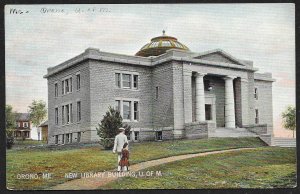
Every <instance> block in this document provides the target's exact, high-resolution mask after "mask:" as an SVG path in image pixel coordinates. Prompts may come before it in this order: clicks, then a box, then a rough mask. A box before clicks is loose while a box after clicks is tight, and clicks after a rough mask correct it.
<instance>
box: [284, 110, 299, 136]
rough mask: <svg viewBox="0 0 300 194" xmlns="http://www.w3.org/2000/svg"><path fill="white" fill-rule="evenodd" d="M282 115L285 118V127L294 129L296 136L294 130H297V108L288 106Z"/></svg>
mask: <svg viewBox="0 0 300 194" xmlns="http://www.w3.org/2000/svg"><path fill="white" fill-rule="evenodd" d="M281 116H282V119H283V127H284V128H286V129H289V130H292V131H293V138H294V132H295V130H296V108H295V107H292V106H288V107H287V108H286V110H285V111H284V112H283V113H282V115H281Z"/></svg>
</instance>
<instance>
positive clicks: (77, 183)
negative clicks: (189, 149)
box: [50, 148, 256, 190]
mask: <svg viewBox="0 0 300 194" xmlns="http://www.w3.org/2000/svg"><path fill="white" fill-rule="evenodd" d="M250 149H256V148H237V149H230V150H221V151H212V152H204V153H197V154H185V155H179V156H171V157H167V158H161V159H157V160H150V161H146V162H141V163H138V164H134V165H131V166H130V172H137V171H140V170H143V169H145V168H149V167H152V166H157V165H161V164H165V163H169V162H174V161H178V160H184V159H188V158H194V157H198V156H207V155H211V154H219V153H227V152H235V151H239V150H250ZM99 174H101V175H100V176H98V177H92V178H80V179H74V180H71V181H68V182H65V183H62V184H59V185H56V186H54V187H51V188H50V189H51V190H91V189H97V188H99V187H100V186H103V185H105V184H107V183H109V182H112V181H114V180H117V179H118V176H117V173H116V171H115V170H111V171H106V172H100V173H99Z"/></svg>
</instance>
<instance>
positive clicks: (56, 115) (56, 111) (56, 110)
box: [55, 108, 58, 125]
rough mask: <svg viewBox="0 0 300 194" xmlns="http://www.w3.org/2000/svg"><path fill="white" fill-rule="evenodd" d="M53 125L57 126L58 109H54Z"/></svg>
mask: <svg viewBox="0 0 300 194" xmlns="http://www.w3.org/2000/svg"><path fill="white" fill-rule="evenodd" d="M55 125H58V108H55Z"/></svg>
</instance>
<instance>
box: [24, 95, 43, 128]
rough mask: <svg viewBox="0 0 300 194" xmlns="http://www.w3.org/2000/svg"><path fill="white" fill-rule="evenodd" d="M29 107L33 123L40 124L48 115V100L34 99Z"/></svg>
mask: <svg viewBox="0 0 300 194" xmlns="http://www.w3.org/2000/svg"><path fill="white" fill-rule="evenodd" d="M28 107H29V113H30V121H31V122H32V124H33V125H35V126H39V125H40V124H41V122H42V121H43V120H44V119H45V118H46V117H47V109H46V102H44V101H42V100H39V101H36V100H33V102H32V104H31V105H30V106H28Z"/></svg>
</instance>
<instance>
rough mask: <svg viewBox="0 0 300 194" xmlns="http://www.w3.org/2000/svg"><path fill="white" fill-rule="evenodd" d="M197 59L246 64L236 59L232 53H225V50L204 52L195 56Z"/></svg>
mask: <svg viewBox="0 0 300 194" xmlns="http://www.w3.org/2000/svg"><path fill="white" fill-rule="evenodd" d="M194 58H195V59H202V60H206V61H213V62H221V63H229V64H239V65H244V64H243V63H242V62H240V61H239V60H237V59H235V58H234V57H232V56H231V55H229V54H227V53H225V52H224V51H220V50H218V51H214V52H209V53H204V54H199V55H197V56H195V57H194Z"/></svg>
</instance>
